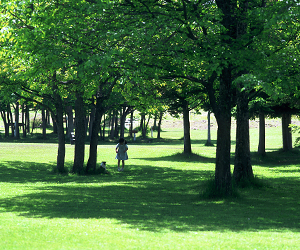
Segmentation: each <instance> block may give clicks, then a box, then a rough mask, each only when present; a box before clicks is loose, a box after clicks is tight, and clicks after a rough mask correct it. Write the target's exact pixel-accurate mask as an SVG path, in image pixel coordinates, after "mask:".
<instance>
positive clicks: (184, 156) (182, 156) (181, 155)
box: [132, 153, 216, 163]
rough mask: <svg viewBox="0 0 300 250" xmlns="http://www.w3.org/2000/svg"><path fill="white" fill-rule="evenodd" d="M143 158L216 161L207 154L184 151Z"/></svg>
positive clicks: (173, 160) (150, 159)
mask: <svg viewBox="0 0 300 250" xmlns="http://www.w3.org/2000/svg"><path fill="white" fill-rule="evenodd" d="M132 159H140V158H132ZM143 160H147V161H170V162H191V163H195V162H203V163H215V162H216V160H215V158H210V157H206V156H202V155H199V154H194V153H192V154H184V153H176V154H173V155H167V156H161V157H146V158H143Z"/></svg>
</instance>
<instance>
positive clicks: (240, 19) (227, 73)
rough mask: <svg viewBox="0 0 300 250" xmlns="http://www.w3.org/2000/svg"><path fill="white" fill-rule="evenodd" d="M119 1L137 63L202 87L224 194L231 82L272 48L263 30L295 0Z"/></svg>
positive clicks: (228, 180) (228, 182)
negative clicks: (131, 29)
mask: <svg viewBox="0 0 300 250" xmlns="http://www.w3.org/2000/svg"><path fill="white" fill-rule="evenodd" d="M122 3H123V4H124V6H127V8H128V9H127V10H128V11H126V10H125V11H124V12H125V15H126V14H127V15H126V18H127V20H130V22H131V23H134V27H135V31H136V33H133V37H134V39H133V40H134V41H135V43H136V44H137V46H136V50H135V51H136V53H139V55H140V56H139V57H138V58H139V59H138V61H139V63H140V64H141V65H143V66H145V68H146V66H147V69H148V70H149V71H150V72H151V73H152V74H155V75H158V77H159V76H161V75H167V76H169V77H170V76H172V77H174V78H182V79H189V80H193V81H194V82H197V83H199V84H202V85H203V86H205V88H206V89H207V93H208V95H209V99H210V103H211V106H212V109H213V112H214V114H215V117H216V120H217V123H218V133H217V136H218V137H217V150H216V169H215V187H216V189H217V190H218V191H219V192H220V193H224V194H227V195H230V194H231V174H230V145H231V143H230V124H231V108H232V107H233V106H234V104H235V103H234V95H235V93H236V89H235V86H234V85H233V84H232V83H233V81H234V80H235V79H236V78H237V77H239V76H241V75H242V74H244V73H245V72H246V73H247V72H249V71H250V70H253V66H254V65H255V64H256V63H257V62H260V61H261V60H262V58H263V53H265V52H267V53H269V52H271V53H272V52H274V51H275V50H276V49H277V48H275V47H274V46H273V45H275V44H274V42H272V41H271V40H270V39H269V38H267V36H268V35H271V33H270V32H269V31H270V30H272V32H273V31H275V30H276V29H277V28H278V26H277V27H275V26H274V24H276V23H277V22H278V21H279V20H285V19H284V15H283V14H282V13H284V11H285V10H286V8H294V7H295V6H296V4H295V3H294V2H286V3H283V2H275V3H274V2H265V1H253V2H251V3H249V2H248V1H239V2H237V1H233V0H216V1H215V2H214V1H202V2H200V1H185V0H183V1H176V2H172V1H167V2H162V1H148V2H140V1H134V0H132V1H130V0H127V1H122ZM274 11H278V12H279V13H280V15H279V18H278V17H276V18H274V16H272V15H273V14H272V13H274ZM132 13H134V14H135V15H134V16H133V15H132ZM285 16H288V15H285ZM284 23H285V24H286V23H287V22H285V21H284ZM270 27H271V28H272V29H270ZM276 32H280V28H279V29H277V30H276ZM135 34H136V35H135ZM133 40H132V41H133ZM259 42H260V44H259ZM132 43H133V42H132ZM262 45H263V46H262ZM269 45H270V46H269ZM276 45H277V44H276ZM141 48H146V49H141ZM254 52H255V53H254ZM141 71H142V73H143V71H146V70H143V69H142V70H141ZM147 73H148V75H149V72H147ZM151 73H150V74H151Z"/></svg>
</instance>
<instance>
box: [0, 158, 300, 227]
mask: <svg viewBox="0 0 300 250" xmlns="http://www.w3.org/2000/svg"><path fill="white" fill-rule="evenodd" d="M23 164H24V163H23ZM30 164H32V163H26V165H20V163H19V162H15V163H14V162H7V163H5V164H4V165H0V170H1V173H2V174H1V175H0V182H3V183H4V184H2V185H5V182H7V183H8V182H12V183H16V182H19V183H29V185H27V192H28V193H23V194H21V195H16V196H14V197H9V198H2V199H0V206H1V207H2V210H1V211H7V212H15V213H18V214H19V216H25V217H29V218H70V219H77V218H79V219H88V218H92V219H93V218H95V219H101V218H107V219H116V220H117V221H118V222H119V223H120V224H126V225H127V226H128V227H131V228H134V229H137V228H138V229H139V230H147V231H151V232H163V231H178V232H196V231H226V230H231V231H236V232H239V231H245V230H247V231H260V230H292V231H295V232H299V231H300V228H299V218H300V210H299V205H300V204H299V199H298V193H299V191H300V190H299V189H300V187H299V180H298V179H296V178H284V179H280V180H277V181H278V182H277V185H282V186H280V188H269V189H268V190H246V191H243V192H244V198H243V199H240V200H229V201H207V200H201V199H199V194H198V193H199V190H200V187H201V183H203V182H202V180H206V179H208V178H209V177H210V176H211V175H212V173H213V171H195V170H188V171H186V170H184V171H183V170H178V169H172V168H159V167H152V166H149V165H146V166H140V165H133V166H130V167H128V169H127V170H126V171H125V172H121V173H119V172H113V173H112V175H110V176H108V175H105V176H103V175H100V176H76V175H74V176H70V175H66V176H57V175H53V174H50V173H49V172H47V168H48V167H49V166H47V165H46V166H44V164H35V165H33V166H30ZM8 165H10V167H9V166H8ZM35 182H37V183H35ZM30 183H32V184H35V185H30ZM287 183H288V185H285V184H287Z"/></svg>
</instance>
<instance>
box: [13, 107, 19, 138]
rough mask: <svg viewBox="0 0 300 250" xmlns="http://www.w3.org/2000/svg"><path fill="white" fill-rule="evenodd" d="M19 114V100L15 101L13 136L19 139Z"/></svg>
mask: <svg viewBox="0 0 300 250" xmlns="http://www.w3.org/2000/svg"><path fill="white" fill-rule="evenodd" d="M19 115H20V109H19V101H17V102H16V109H15V134H14V136H15V137H16V138H17V139H20V127H19Z"/></svg>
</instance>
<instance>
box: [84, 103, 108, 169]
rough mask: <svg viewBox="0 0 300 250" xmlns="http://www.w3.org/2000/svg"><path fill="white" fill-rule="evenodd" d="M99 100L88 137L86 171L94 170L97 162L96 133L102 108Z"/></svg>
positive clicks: (98, 128)
mask: <svg viewBox="0 0 300 250" xmlns="http://www.w3.org/2000/svg"><path fill="white" fill-rule="evenodd" d="M100 102H101V100H97V104H96V109H95V111H96V112H95V119H94V121H93V125H92V132H91V139H90V151H89V160H88V163H87V166H86V172H87V173H88V172H89V170H90V169H91V170H93V171H95V169H96V164H97V146H98V133H99V130H100V123H101V117H102V115H103V113H104V112H103V108H102V106H101V103H100Z"/></svg>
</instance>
